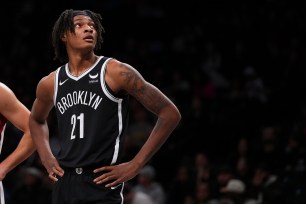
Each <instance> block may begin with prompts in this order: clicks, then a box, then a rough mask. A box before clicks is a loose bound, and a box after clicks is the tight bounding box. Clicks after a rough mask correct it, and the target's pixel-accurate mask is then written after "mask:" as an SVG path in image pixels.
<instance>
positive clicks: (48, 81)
mask: <svg viewBox="0 0 306 204" xmlns="http://www.w3.org/2000/svg"><path fill="white" fill-rule="evenodd" d="M55 74H56V70H55V71H52V72H50V73H49V74H48V75H46V76H44V77H42V78H41V79H40V81H39V82H38V88H43V89H50V88H53V86H54V78H55Z"/></svg>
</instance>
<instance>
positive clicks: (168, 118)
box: [30, 9, 181, 204]
mask: <svg viewBox="0 0 306 204" xmlns="http://www.w3.org/2000/svg"><path fill="white" fill-rule="evenodd" d="M101 20H102V18H101V15H100V14H98V13H95V12H92V11H90V10H72V9H71V10H65V11H63V12H62V13H61V15H60V16H59V18H58V19H57V21H56V22H55V24H54V27H53V32H52V42H53V47H54V49H55V57H56V58H57V59H59V60H60V61H61V62H62V63H63V65H62V66H60V67H59V68H57V69H56V70H54V71H53V72H51V73H50V74H49V75H47V76H45V77H43V78H42V79H41V80H40V82H39V83H38V85H37V90H36V99H35V101H34V103H33V106H32V111H31V115H30V130H31V134H32V137H33V140H34V142H35V144H36V146H37V150H38V153H39V155H40V158H41V161H42V164H43V165H44V166H45V168H46V170H47V171H48V174H49V178H50V179H52V180H53V181H54V182H55V183H54V189H53V193H52V203H53V204H56V203H67V204H68V203H71V204H72V203H95V204H98V203H101V204H102V203H103V204H105V203H107V204H110V203H112V204H121V203H122V202H123V196H122V190H123V187H124V182H126V181H128V180H130V179H132V178H134V177H135V176H136V175H137V174H138V173H139V171H140V169H141V168H142V167H143V166H144V165H145V164H146V163H147V162H148V161H149V160H150V158H151V157H152V156H153V155H154V154H155V153H156V152H157V151H158V150H159V148H160V147H161V146H162V145H163V144H164V142H165V141H166V140H167V138H168V137H169V135H170V134H171V133H172V131H173V130H174V129H175V128H176V127H177V125H178V123H179V121H180V119H181V115H180V112H179V110H178V109H177V107H176V106H175V105H174V104H173V103H172V102H171V101H170V100H169V98H167V97H166V96H165V95H164V94H163V93H162V92H161V91H160V90H159V89H158V88H156V87H155V86H153V85H152V84H150V83H149V82H148V81H146V80H145V79H144V78H143V77H142V76H141V74H140V73H139V72H138V71H137V70H136V69H135V68H133V67H132V66H130V65H129V64H126V63H123V62H120V61H118V60H116V59H114V58H109V57H106V56H98V55H96V54H95V51H96V50H98V49H99V48H100V47H101V44H102V33H103V32H104V28H103V27H102V24H101ZM129 97H134V98H135V99H137V100H138V101H139V102H140V103H141V104H143V105H144V107H146V108H147V109H148V111H150V112H152V113H153V114H155V115H156V116H157V121H156V124H155V127H154V129H153V131H152V132H151V134H150V135H149V136H148V140H147V141H146V143H145V144H144V145H143V147H142V148H141V149H140V151H139V152H138V153H137V154H136V155H135V157H134V158H133V159H132V160H131V161H128V162H121V160H120V159H121V153H122V150H123V149H122V146H123V144H122V143H123V141H124V135H125V132H126V130H127V124H128V113H129V110H128V107H129V105H128V101H129ZM53 107H54V108H55V111H56V115H57V122H58V136H59V146H60V150H59V152H58V154H56V155H54V154H52V151H51V147H50V143H49V131H48V126H47V122H46V120H47V118H48V115H49V113H50V111H51V110H52V109H53Z"/></svg>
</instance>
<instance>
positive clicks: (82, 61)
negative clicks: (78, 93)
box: [68, 55, 98, 76]
mask: <svg viewBox="0 0 306 204" xmlns="http://www.w3.org/2000/svg"><path fill="white" fill-rule="evenodd" d="M97 60H98V56H96V55H92V56H90V57H74V58H73V59H71V60H69V62H68V67H69V72H70V73H71V74H72V75H74V76H80V75H81V74H82V73H84V72H85V71H86V70H88V69H89V68H90V67H91V66H92V65H93V64H94V63H96V61H97Z"/></svg>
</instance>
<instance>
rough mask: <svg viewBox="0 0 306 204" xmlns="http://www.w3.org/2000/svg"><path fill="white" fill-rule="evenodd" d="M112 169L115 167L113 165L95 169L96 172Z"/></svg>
mask: <svg viewBox="0 0 306 204" xmlns="http://www.w3.org/2000/svg"><path fill="white" fill-rule="evenodd" d="M112 169H113V166H103V167H100V168H97V169H95V170H94V173H98V172H101V171H111V170H112Z"/></svg>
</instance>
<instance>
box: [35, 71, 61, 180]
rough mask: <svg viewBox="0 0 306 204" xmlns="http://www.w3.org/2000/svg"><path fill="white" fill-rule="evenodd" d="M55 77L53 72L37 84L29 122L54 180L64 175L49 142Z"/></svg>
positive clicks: (42, 159)
mask: <svg viewBox="0 0 306 204" xmlns="http://www.w3.org/2000/svg"><path fill="white" fill-rule="evenodd" d="M54 77H55V73H54V72H52V73H51V74H49V75H48V76H46V77H44V78H42V79H41V80H40V82H39V83H38V85H37V89H36V99H35V101H34V103H33V106H32V109H31V114H30V119H29V124H30V131H31V135H32V138H33V141H34V143H35V145H36V147H37V151H38V153H39V156H40V159H41V161H42V164H43V165H44V166H45V168H46V169H47V171H48V173H49V177H50V178H51V179H52V180H57V179H55V177H56V175H62V169H61V168H60V167H59V165H58V163H57V161H56V159H55V157H54V155H53V153H52V151H51V148H50V143H49V128H48V123H47V118H48V115H49V113H50V111H51V109H52V108H53V93H54Z"/></svg>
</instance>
